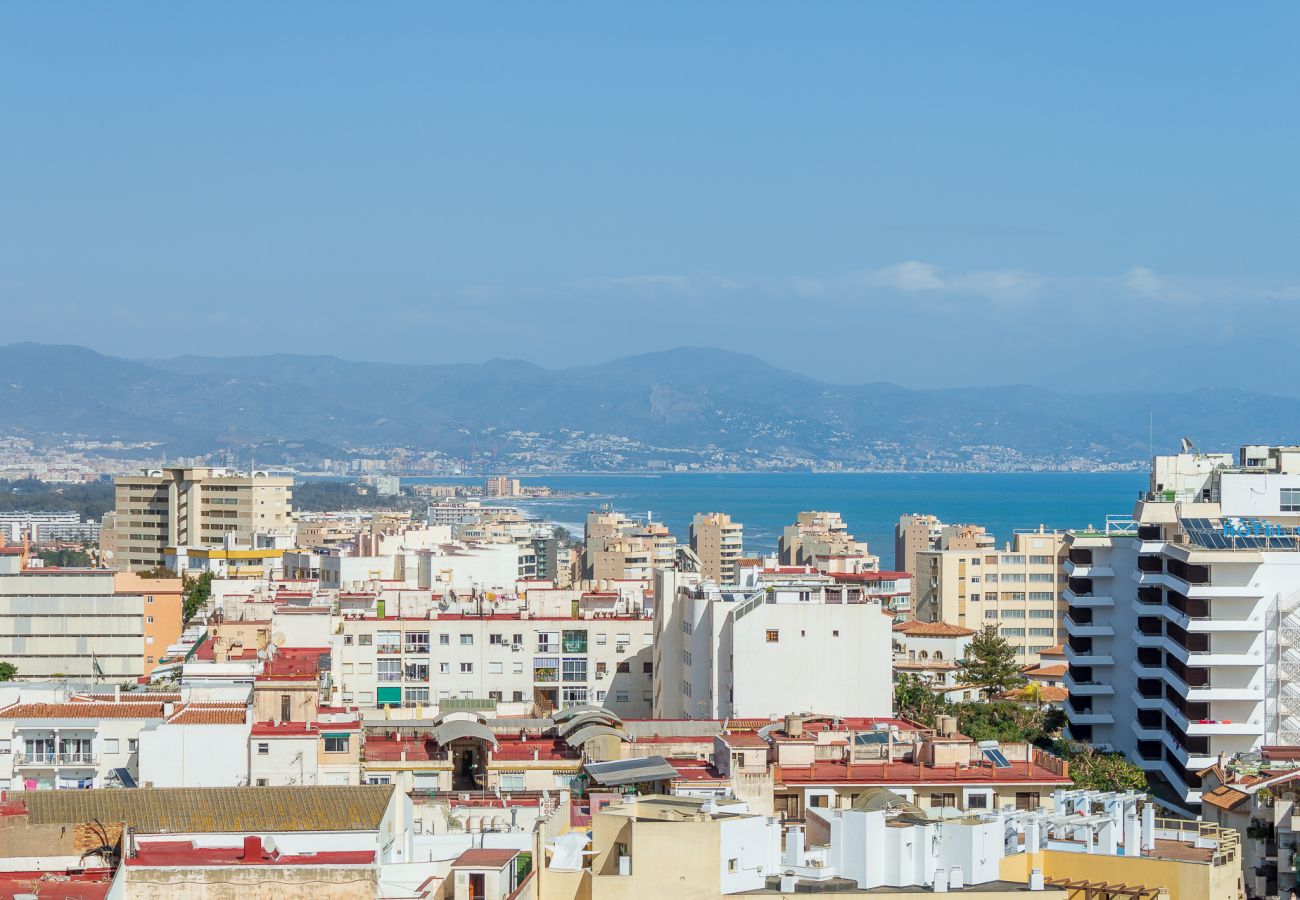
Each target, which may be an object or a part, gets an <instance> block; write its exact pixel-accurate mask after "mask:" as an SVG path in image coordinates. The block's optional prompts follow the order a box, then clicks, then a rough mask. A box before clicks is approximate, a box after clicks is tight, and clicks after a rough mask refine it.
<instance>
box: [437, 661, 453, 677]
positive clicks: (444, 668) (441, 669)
mask: <svg viewBox="0 0 1300 900" xmlns="http://www.w3.org/2000/svg"><path fill="white" fill-rule="evenodd" d="M438 674H439V675H450V674H451V663H449V662H440V663H438Z"/></svg>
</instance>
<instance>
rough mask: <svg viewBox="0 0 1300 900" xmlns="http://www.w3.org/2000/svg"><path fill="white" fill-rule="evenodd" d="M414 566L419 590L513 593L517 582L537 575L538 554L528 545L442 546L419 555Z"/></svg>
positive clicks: (457, 544)
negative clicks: (475, 590) (420, 588)
mask: <svg viewBox="0 0 1300 900" xmlns="http://www.w3.org/2000/svg"><path fill="white" fill-rule="evenodd" d="M414 563H415V576H416V581H417V583H418V584H419V586H420V587H422V588H429V589H432V590H447V589H451V590H454V591H456V592H458V593H465V594H467V593H469V592H470V591H471V590H474V589H479V590H489V591H494V592H501V591H507V592H513V591H514V587H515V584H516V583H517V582H519V581H520V580H522V579H527V578H534V577H536V575H537V551H536V550H535V549H534V548H533V547H532V545H531V544H525V545H519V544H515V543H499V544H468V543H467V544H460V543H455V544H444V545H442V546H440V547H437V548H435V549H431V550H421V551H419V552H418V554H417V555H416V557H415V560H414ZM407 577H410V576H409V575H408V576H407Z"/></svg>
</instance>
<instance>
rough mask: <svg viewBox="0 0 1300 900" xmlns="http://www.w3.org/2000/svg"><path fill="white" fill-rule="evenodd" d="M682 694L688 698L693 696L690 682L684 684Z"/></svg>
mask: <svg viewBox="0 0 1300 900" xmlns="http://www.w3.org/2000/svg"><path fill="white" fill-rule="evenodd" d="M682 694H683V695H684V696H686V697H689V696H690V695H691V683H690V682H689V681H683V682H682Z"/></svg>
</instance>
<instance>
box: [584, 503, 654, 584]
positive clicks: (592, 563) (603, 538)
mask: <svg viewBox="0 0 1300 900" xmlns="http://www.w3.org/2000/svg"><path fill="white" fill-rule="evenodd" d="M676 562H677V538H675V537H673V535H672V533H671V532H670V531H669V530H668V526H666V525H664V524H663V523H661V522H656V521H654V520H653V519H651V518H649V516H647V517H646V520H645V521H644V522H641V521H638V520H636V519H632V518H629V517H628V516H625V515H623V514H622V513H617V512H610V511H608V510H602V511H600V512H591V513H588V514H587V522H586V529H585V532H584V554H583V577H584V578H586V579H588V580H591V581H644V582H646V583H649V581H650V577H651V574H652V573H653V572H654V570H655V569H656V568H661V567H664V566H668V567H671V566H673V565H675V564H676Z"/></svg>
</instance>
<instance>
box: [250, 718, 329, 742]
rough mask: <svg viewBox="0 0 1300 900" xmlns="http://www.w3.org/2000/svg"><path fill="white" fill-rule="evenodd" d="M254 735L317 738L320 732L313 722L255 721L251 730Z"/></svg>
mask: <svg viewBox="0 0 1300 900" xmlns="http://www.w3.org/2000/svg"><path fill="white" fill-rule="evenodd" d="M250 733H251V734H252V736H253V737H301V738H313V739H314V738H316V737H317V735H319V734H320V729H318V728H317V727H316V725H315V723H313V722H254V723H253V727H252V729H251V732H250Z"/></svg>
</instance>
